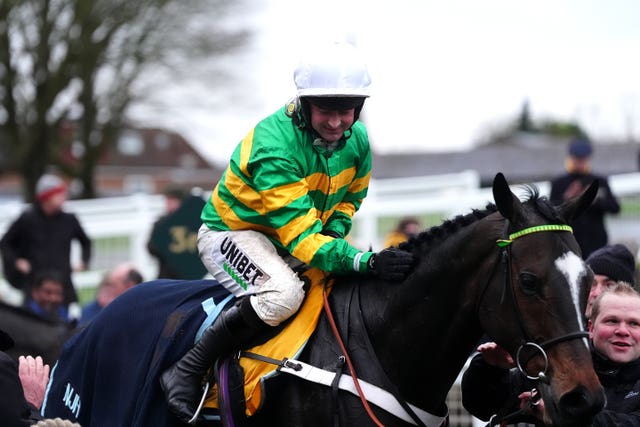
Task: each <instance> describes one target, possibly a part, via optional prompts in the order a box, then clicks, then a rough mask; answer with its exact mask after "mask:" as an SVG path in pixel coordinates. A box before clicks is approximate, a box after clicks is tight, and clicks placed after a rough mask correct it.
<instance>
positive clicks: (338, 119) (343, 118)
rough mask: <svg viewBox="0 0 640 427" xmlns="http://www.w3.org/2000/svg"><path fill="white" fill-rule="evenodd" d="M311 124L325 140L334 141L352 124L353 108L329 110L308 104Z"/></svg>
mask: <svg viewBox="0 0 640 427" xmlns="http://www.w3.org/2000/svg"><path fill="white" fill-rule="evenodd" d="M310 107H311V126H312V127H313V129H314V130H315V131H316V132H318V134H319V135H320V137H322V139H324V140H325V141H327V142H336V141H339V140H340V138H342V135H344V133H345V132H346V131H347V129H349V128H350V127H351V126H352V125H353V121H354V120H353V119H354V117H355V108H349V109H348V110H329V109H326V108H321V107H318V106H316V105H314V104H310Z"/></svg>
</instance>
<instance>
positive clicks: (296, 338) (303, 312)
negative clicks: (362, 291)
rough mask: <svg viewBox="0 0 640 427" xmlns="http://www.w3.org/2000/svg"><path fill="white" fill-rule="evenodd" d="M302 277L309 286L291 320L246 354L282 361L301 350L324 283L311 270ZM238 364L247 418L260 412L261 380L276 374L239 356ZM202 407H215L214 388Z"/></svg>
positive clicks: (321, 275) (318, 307)
mask: <svg viewBox="0 0 640 427" xmlns="http://www.w3.org/2000/svg"><path fill="white" fill-rule="evenodd" d="M304 275H305V276H306V277H307V278H308V279H309V280H310V282H311V285H310V287H309V291H308V292H307V295H306V297H305V300H304V302H303V304H302V306H301V307H300V310H298V312H297V313H296V315H295V317H294V318H293V319H292V320H291V321H290V322H289V323H288V324H287V325H286V326H285V327H284V328H283V330H282V331H280V332H279V333H278V335H276V336H275V337H273V338H271V339H270V340H269V341H267V342H265V343H264V344H260V345H257V346H255V347H252V348H251V349H248V350H247V351H248V352H250V353H255V354H259V355H262V356H265V357H268V358H271V359H276V360H282V359H284V358H295V357H296V356H297V355H298V354H300V352H301V351H302V350H303V348H304V346H305V344H306V343H307V341H308V339H309V337H310V336H311V334H312V333H313V331H314V330H315V329H316V326H317V324H318V319H319V318H320V314H321V312H322V306H323V298H322V289H323V286H324V280H325V276H324V273H323V272H322V271H320V270H318V269H315V268H313V269H310V270H308V271H306V272H305V273H304ZM330 285H331V283H327V291H329V289H330ZM239 364H240V366H241V367H242V369H243V370H244V394H245V402H246V409H245V411H246V415H247V416H251V415H253V414H255V413H256V412H257V411H258V410H259V409H260V406H261V404H262V398H263V395H262V391H263V389H262V383H263V381H266V380H267V379H268V378H269V377H271V376H273V375H276V374H277V373H278V372H277V370H276V369H277V366H276V365H273V364H271V363H267V362H263V361H260V360H256V359H252V358H248V357H240V360H239ZM204 408H208V409H217V408H219V406H218V388H217V386H214V387H212V389H211V392H210V394H209V396H208V397H207V399H206V401H205V404H204Z"/></svg>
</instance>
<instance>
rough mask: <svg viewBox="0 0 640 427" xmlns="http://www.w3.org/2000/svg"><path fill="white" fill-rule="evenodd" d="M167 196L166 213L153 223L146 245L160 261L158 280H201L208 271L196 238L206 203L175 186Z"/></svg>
mask: <svg viewBox="0 0 640 427" xmlns="http://www.w3.org/2000/svg"><path fill="white" fill-rule="evenodd" d="M164 196H165V203H166V213H165V214H164V215H163V216H162V217H160V218H159V219H158V220H157V221H156V222H155V223H154V224H153V229H152V230H151V235H150V236H149V241H148V242H147V249H148V251H149V253H150V254H151V255H152V256H154V257H155V258H156V259H157V260H158V266H159V269H158V278H163V279H186V280H195V279H202V277H203V276H204V275H205V274H206V272H207V270H206V269H205V267H204V265H203V264H202V261H200V257H199V256H198V247H197V245H196V239H197V235H198V229H199V228H200V226H201V225H202V221H201V220H200V213H201V212H202V208H203V207H204V204H205V202H204V200H203V199H202V197H199V196H194V195H189V194H188V193H187V192H185V191H184V190H182V189H181V188H179V187H174V186H170V187H168V188H167V189H166V190H165V191H164Z"/></svg>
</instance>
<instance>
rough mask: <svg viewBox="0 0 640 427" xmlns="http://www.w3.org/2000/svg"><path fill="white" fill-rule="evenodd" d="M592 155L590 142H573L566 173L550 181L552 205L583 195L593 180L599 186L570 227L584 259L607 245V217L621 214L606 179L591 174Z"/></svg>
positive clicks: (579, 140) (580, 140) (570, 147)
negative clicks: (590, 200) (593, 198)
mask: <svg viewBox="0 0 640 427" xmlns="http://www.w3.org/2000/svg"><path fill="white" fill-rule="evenodd" d="M592 154H593V147H592V146H591V143H590V142H589V141H587V140H585V139H575V140H573V141H572V142H571V143H570V144H569V153H568V156H567V159H566V169H567V173H566V174H564V175H562V176H559V177H556V178H554V179H553V180H552V181H551V194H550V196H549V198H550V200H551V202H553V203H555V204H561V203H563V202H564V201H566V200H569V199H572V198H574V197H576V196H578V195H579V194H581V193H582V192H583V191H584V190H586V188H587V187H588V186H589V185H590V184H591V183H592V182H593V181H598V183H599V184H600V186H599V190H598V194H597V196H596V198H595V200H594V201H593V203H592V205H591V206H590V207H589V208H588V209H587V210H586V211H585V212H583V213H582V214H581V215H580V216H579V217H578V218H576V219H575V220H574V221H573V222H572V224H571V226H572V227H573V234H574V235H575V237H576V240H577V241H578V244H579V245H580V248H581V250H582V257H583V258H584V259H586V258H587V257H588V256H589V255H590V254H591V252H593V251H595V250H596V249H598V248H601V247H602V246H605V245H606V244H607V243H608V236H607V230H606V227H605V221H604V219H605V214H608V213H609V214H617V213H618V212H620V204H619V203H618V200H617V199H616V197H615V196H614V195H613V193H612V192H611V189H610V188H609V182H608V180H607V178H606V177H604V176H601V175H595V174H593V173H592V172H591V155H592Z"/></svg>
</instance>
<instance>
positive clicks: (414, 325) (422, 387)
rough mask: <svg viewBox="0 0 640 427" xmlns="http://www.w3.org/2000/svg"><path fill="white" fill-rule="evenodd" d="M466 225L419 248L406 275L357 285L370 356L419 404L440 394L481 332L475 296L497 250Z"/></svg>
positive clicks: (429, 404) (433, 404)
mask: <svg viewBox="0 0 640 427" xmlns="http://www.w3.org/2000/svg"><path fill="white" fill-rule="evenodd" d="M469 232H470V231H469V230H467V233H466V234H461V235H460V236H456V239H451V241H448V242H445V243H444V244H443V245H442V247H441V252H438V251H437V250H433V251H432V253H431V254H429V253H427V254H426V255H423V256H421V257H420V259H421V262H420V265H418V266H417V268H416V270H415V273H414V274H413V275H412V276H411V277H410V279H409V280H408V281H407V282H405V283H403V284H396V285H392V284H386V285H385V284H383V285H381V284H369V285H367V284H364V285H363V286H362V287H361V295H360V305H361V307H362V312H363V316H364V323H365V324H366V327H367V332H368V333H369V334H370V337H371V342H372V343H373V347H374V348H375V353H376V356H377V357H378V358H379V360H380V362H381V364H382V366H384V367H385V371H386V372H387V375H388V376H389V378H390V379H391V380H392V381H393V382H394V383H396V384H397V385H398V387H400V388H401V389H403V392H404V394H406V398H407V399H410V400H411V399H413V401H412V403H416V404H422V405H426V407H425V409H427V410H429V409H430V410H436V409H437V407H438V406H439V405H440V404H441V403H442V402H443V401H444V399H445V398H446V395H447V392H448V390H449V388H450V387H451V384H452V383H453V382H454V381H455V378H456V377H457V375H458V373H459V372H460V370H461V369H462V367H463V366H464V363H465V361H466V360H467V358H468V356H469V355H470V354H471V352H472V351H473V350H474V348H475V345H476V344H477V342H478V340H479V338H480V337H481V335H482V332H481V329H480V325H479V323H478V321H477V316H476V306H475V303H476V300H477V298H478V296H477V295H478V292H479V290H478V289H479V288H481V287H482V285H483V284H484V281H486V280H488V278H489V274H490V272H491V268H492V267H491V266H490V264H492V262H493V259H494V256H493V255H494V254H496V253H497V252H496V250H495V247H494V246H493V243H491V242H490V241H489V240H486V239H482V238H478V237H477V235H479V234H480V233H479V231H476V237H475V238H474V239H473V240H474V241H478V243H473V242H471V241H470V239H471V236H469ZM487 242H488V243H487Z"/></svg>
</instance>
